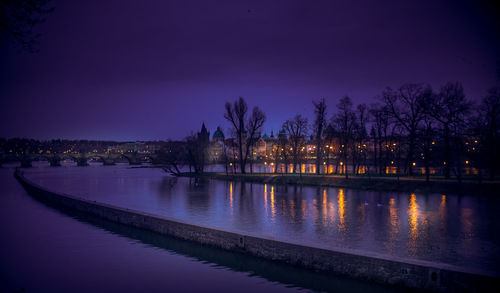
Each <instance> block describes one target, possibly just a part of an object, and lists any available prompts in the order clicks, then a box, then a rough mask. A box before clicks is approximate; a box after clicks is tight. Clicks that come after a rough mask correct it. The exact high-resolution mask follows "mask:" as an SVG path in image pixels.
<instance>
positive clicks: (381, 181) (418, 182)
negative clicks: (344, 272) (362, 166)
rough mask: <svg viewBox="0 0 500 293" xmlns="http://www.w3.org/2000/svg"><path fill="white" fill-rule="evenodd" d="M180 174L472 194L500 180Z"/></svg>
mask: <svg viewBox="0 0 500 293" xmlns="http://www.w3.org/2000/svg"><path fill="white" fill-rule="evenodd" d="M181 176H184V177H202V178H209V179H219V180H230V181H243V182H254V183H267V184H291V185H309V186H325V187H337V188H353V189H363V190H376V191H396V192H418V193H455V194H474V195H496V196H500V182H498V181H493V182H490V181H488V182H482V183H478V182H477V181H463V182H462V183H461V184H459V183H458V182H457V181H452V180H445V179H435V180H432V181H430V182H426V181H425V179H423V178H408V177H400V178H397V177H367V176H362V177H361V176H350V177H349V179H345V177H344V176H339V175H315V174H303V175H302V176H300V175H299V174H273V173H253V174H232V173H229V174H227V175H226V173H216V172H205V173H204V174H203V175H198V174H195V173H182V174H181Z"/></svg>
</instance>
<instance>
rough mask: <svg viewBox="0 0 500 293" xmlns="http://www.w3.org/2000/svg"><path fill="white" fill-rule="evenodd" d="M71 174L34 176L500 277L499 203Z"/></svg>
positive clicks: (126, 201) (97, 194)
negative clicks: (485, 270)
mask: <svg viewBox="0 0 500 293" xmlns="http://www.w3.org/2000/svg"><path fill="white" fill-rule="evenodd" d="M67 169H68V170H69V171H68V170H66V171H65V172H60V171H57V170H55V169H49V171H44V172H37V171H36V170H29V171H27V172H28V173H29V176H30V178H32V179H33V180H34V181H35V182H37V183H40V184H43V185H44V186H47V187H50V188H51V189H55V190H59V191H62V192H65V193H70V194H75V195H77V196H82V197H86V198H89V199H91V200H97V201H101V202H105V203H110V204H114V205H119V206H124V207H126V208H133V209H140V210H144V211H146V212H149V213H153V214H160V215H165V216H168V217H172V218H177V219H180V220H183V221H187V222H193V223H199V224H202V225H209V226H213V227H219V228H221V229H225V230H232V231H236V232H242V233H252V234H258V235H262V236H264V237H274V238H276V239H279V240H284V241H293V242H300V243H304V244H311V245H321V246H330V247H347V248H353V249H360V250H368V251H373V252H378V253H381V254H391V255H395V256H399V257H411V258H417V259H423V260H431V261H440V262H445V263H450V264H460V265H467V266H470V267H477V268H488V269H492V270H498V271H500V264H499V262H498V261H496V260H498V259H500V237H499V236H498V233H495V232H494V229H495V228H496V227H497V226H498V225H499V224H500V218H499V217H498V216H497V215H498V212H497V211H496V207H498V206H500V199H499V198H494V197H482V198H480V200H479V199H478V198H477V197H471V196H462V197H459V196H456V195H450V194H447V195H436V194H431V195H424V194H416V193H413V194H404V193H402V194H396V193H390V192H371V191H360V190H349V189H337V188H324V187H305V186H304V187H302V186H279V185H278V186H277V185H273V184H250V183H246V184H245V183H241V182H228V181H213V180H208V181H196V180H193V179H191V180H190V179H187V178H178V179H173V178H171V177H168V176H165V175H164V174H162V173H161V172H157V170H148V169H136V170H131V169H119V168H92V170H90V169H85V168H83V169H81V168H80V169H77V168H67ZM72 169H75V171H73V170H72ZM101 169H102V170H101ZM96 172H97V173H96ZM86 182H87V183H88V182H92V185H90V184H86ZM145 182H147V186H149V187H145V186H146V185H145Z"/></svg>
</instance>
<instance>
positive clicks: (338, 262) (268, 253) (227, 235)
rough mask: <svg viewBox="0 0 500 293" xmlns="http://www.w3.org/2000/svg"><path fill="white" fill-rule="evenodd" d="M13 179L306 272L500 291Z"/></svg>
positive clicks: (438, 271)
mask: <svg viewBox="0 0 500 293" xmlns="http://www.w3.org/2000/svg"><path fill="white" fill-rule="evenodd" d="M15 176H16V178H17V179H18V180H19V182H21V184H22V185H23V186H24V187H25V189H26V190H27V191H28V192H29V193H30V194H31V195H33V196H35V197H36V198H38V199H40V200H42V201H48V202H50V203H52V204H56V205H58V206H61V207H64V208H70V209H75V210H78V211H82V212H85V213H88V214H90V215H94V216H97V217H100V218H103V219H106V220H109V221H113V222H117V223H121V224H124V225H130V226H134V227H137V228H141V229H146V230H150V231H153V232H156V233H160V234H164V235H170V236H174V237H177V238H180V239H185V240H189V241H195V242H198V243H201V244H204V245H209V246H212V247H216V248H221V249H225V250H229V251H233V252H237V253H245V254H249V255H253V256H256V257H262V258H266V259H270V260H275V261H279V262H283V263H288V264H291V265H296V266H300V267H304V268H307V269H312V270H316V271H321V272H326V273H332V274H340V275H346V276H349V277H351V278H357V279H363V280H369V281H374V282H378V283H385V284H392V285H401V286H405V287H410V288H417V289H427V290H433V291H464V290H465V291H478V292H479V291H484V292H487V291H490V292H491V291H492V290H493V289H494V288H499V286H500V278H499V276H498V275H492V274H491V273H486V272H477V271H471V270H466V269H463V268H457V267H453V266H449V265H444V264H436V263H432V262H425V261H417V260H406V259H405V260H402V259H398V258H393V257H387V256H380V255H376V254H370V253H366V252H355V251H351V250H343V249H325V248H320V247H310V246H303V245H299V244H293V243H287V242H282V241H276V240H273V239H266V238H261V237H257V236H252V235H244V234H238V233H233V232H228V231H223V230H219V229H214V228H210V227H204V226H200V225H193V224H189V223H185V222H182V221H179V220H174V219H170V218H167V217H162V216H158V215H151V214H148V213H144V212H141V211H135V210H129V209H125V208H120V207H115V206H112V205H108V204H103V203H98V202H95V201H90V200H85V199H81V198H76V197H73V196H71V195H66V194H60V193H56V192H52V191H49V190H47V189H45V188H43V187H41V186H38V185H37V184H35V183H33V182H31V181H30V180H29V179H27V178H25V177H24V175H23V173H22V171H16V174H15Z"/></svg>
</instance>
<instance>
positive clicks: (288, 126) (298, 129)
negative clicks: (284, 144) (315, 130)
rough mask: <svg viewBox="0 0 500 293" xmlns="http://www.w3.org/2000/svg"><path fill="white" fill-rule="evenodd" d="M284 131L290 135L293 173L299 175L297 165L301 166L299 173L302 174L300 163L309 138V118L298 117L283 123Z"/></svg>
mask: <svg viewBox="0 0 500 293" xmlns="http://www.w3.org/2000/svg"><path fill="white" fill-rule="evenodd" d="M283 129H285V131H286V132H287V134H288V139H289V145H290V148H291V156H292V161H293V171H294V172H295V173H297V164H299V172H300V173H302V171H301V168H300V163H301V161H302V157H303V154H302V153H303V152H302V150H303V148H304V147H305V137H306V136H307V118H305V117H302V116H301V115H296V116H295V117H294V118H293V119H290V120H287V121H285V123H283Z"/></svg>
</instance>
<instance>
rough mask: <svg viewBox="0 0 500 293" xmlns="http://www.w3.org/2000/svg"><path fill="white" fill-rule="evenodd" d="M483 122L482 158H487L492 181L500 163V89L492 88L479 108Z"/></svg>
mask: <svg viewBox="0 0 500 293" xmlns="http://www.w3.org/2000/svg"><path fill="white" fill-rule="evenodd" d="M479 112H480V119H481V120H480V121H481V127H482V131H481V140H483V141H484V142H483V141H481V145H482V146H483V147H482V149H483V151H482V153H481V157H483V158H486V161H487V162H488V163H487V167H488V171H489V177H490V179H491V180H493V179H494V178H495V176H496V175H497V169H498V168H497V166H498V164H499V163H500V162H499V161H500V158H499V150H498V148H499V147H500V127H499V123H500V88H491V89H490V90H489V91H488V94H487V95H486V97H485V98H484V99H483V100H482V103H481V105H480V108H479Z"/></svg>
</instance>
